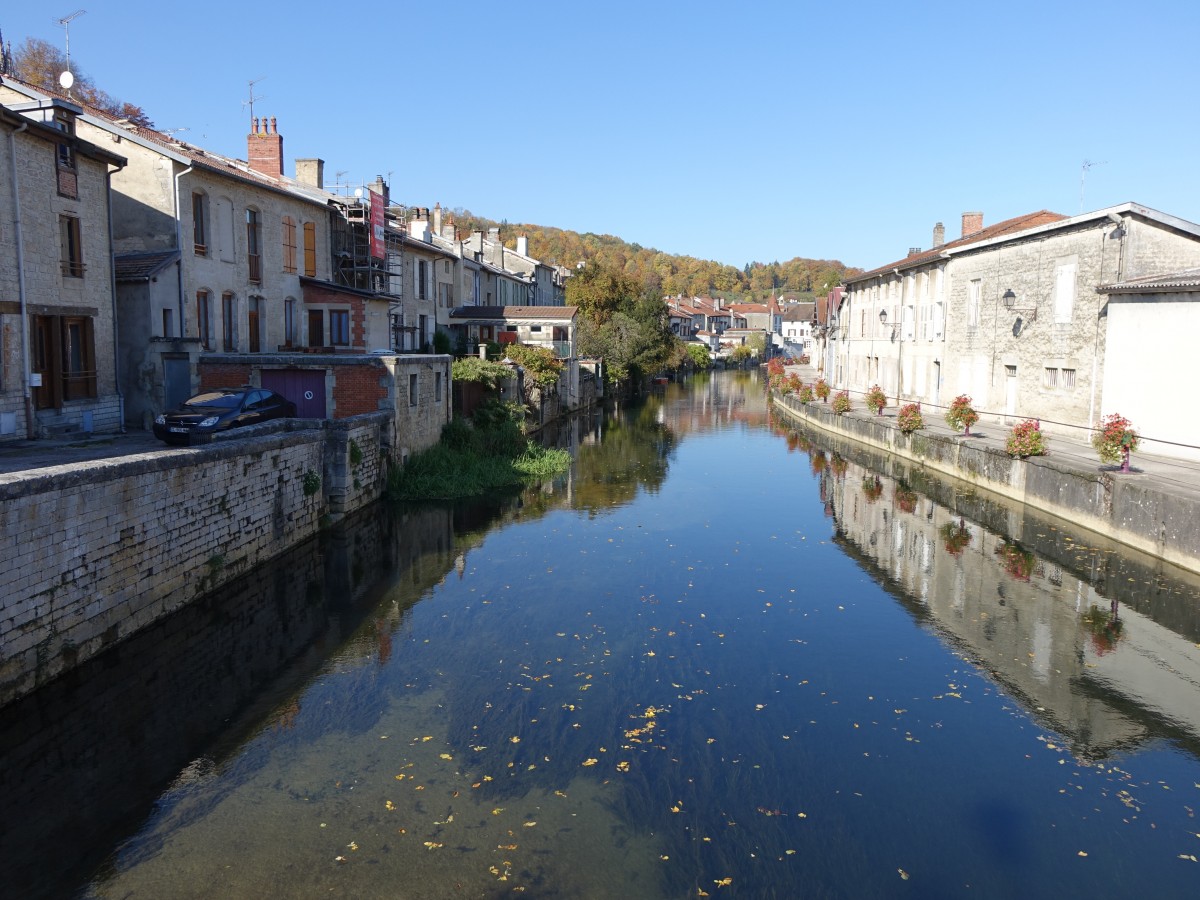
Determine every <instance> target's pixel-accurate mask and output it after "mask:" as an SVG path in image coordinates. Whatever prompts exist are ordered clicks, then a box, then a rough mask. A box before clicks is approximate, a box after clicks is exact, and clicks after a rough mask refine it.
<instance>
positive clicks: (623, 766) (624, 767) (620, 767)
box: [617, 760, 629, 772]
mask: <svg viewBox="0 0 1200 900" xmlns="http://www.w3.org/2000/svg"><path fill="white" fill-rule="evenodd" d="M617 771H618V772H628V771H629V763H627V762H625V760H621V761H620V762H619V763H617Z"/></svg>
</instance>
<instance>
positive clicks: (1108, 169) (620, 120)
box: [0, 0, 1200, 268]
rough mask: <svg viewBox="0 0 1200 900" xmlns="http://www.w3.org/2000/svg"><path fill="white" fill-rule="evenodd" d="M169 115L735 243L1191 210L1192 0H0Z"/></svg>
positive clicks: (830, 241)
mask: <svg viewBox="0 0 1200 900" xmlns="http://www.w3.org/2000/svg"><path fill="white" fill-rule="evenodd" d="M77 3H84V4H86V6H85V8H86V13H85V14H83V15H81V16H79V17H78V18H76V19H75V20H74V21H73V22H72V23H71V24H70V39H71V57H72V60H73V61H74V62H76V63H77V64H79V65H80V66H81V67H82V68H83V69H84V70H85V71H86V72H87V73H88V74H89V75H90V76H91V77H92V78H93V79H94V80H95V81H96V83H97V84H98V85H99V86H100V87H102V88H103V89H105V90H106V91H108V93H110V94H112V95H113V96H114V97H117V98H119V99H121V100H128V101H130V102H133V103H137V104H139V105H141V106H142V107H143V108H144V109H145V110H146V111H147V113H148V114H149V115H150V117H151V118H152V119H153V120H154V122H155V123H156V125H157V126H158V127H159V128H161V129H181V128H186V129H188V130H187V131H181V132H179V133H178V136H179V137H180V138H182V139H183V140H186V141H188V142H190V143H193V144H196V145H199V146H201V147H205V148H207V149H210V150H213V151H216V152H219V153H224V154H227V155H231V156H238V157H242V158H244V157H245V155H246V133H247V131H248V129H249V111H248V110H247V109H246V108H245V107H244V105H243V101H245V100H246V99H247V97H248V82H250V81H251V80H252V79H261V80H259V81H258V83H257V84H256V85H255V88H254V91H255V94H256V96H261V97H262V98H264V99H262V100H261V101H259V102H257V103H256V104H255V113H256V114H259V115H268V116H275V117H276V118H277V120H278V123H279V131H280V133H281V134H282V135H283V136H284V153H285V156H286V157H287V159H288V164H287V172H288V174H292V173H293V168H292V164H291V160H292V159H294V158H295V157H312V156H316V157H321V158H322V159H324V160H325V161H326V167H325V171H326V180H327V181H332V180H333V179H334V177H335V175H336V174H337V173H339V172H344V173H345V174H344V175H342V176H341V177H342V180H343V181H344V182H349V183H353V184H361V183H364V182H367V181H370V180H372V179H373V178H374V177H375V175H377V174H382V175H384V176H385V177H386V178H388V179H389V181H390V183H391V185H392V195H393V197H394V198H396V199H397V200H399V201H401V202H404V203H408V204H412V205H420V206H430V207H432V206H433V205H434V204H435V203H438V202H440V203H441V204H442V206H443V207H447V208H455V207H465V208H467V209H470V210H471V211H473V212H475V213H477V214H480V215H484V216H488V217H490V218H493V219H505V220H508V221H510V222H533V223H536V224H540V225H550V226H557V227H561V228H568V229H572V230H575V231H580V232H587V231H591V232H597V233H606V234H614V235H617V236H619V237H621V238H624V239H625V240H627V241H631V242H636V243H639V244H641V245H643V246H646V247H655V248H657V249H659V250H663V251H666V252H669V253H681V254H688V255H692V256H697V257H700V258H703V259H715V260H719V261H720V262H723V263H728V264H731V265H735V266H738V267H741V266H742V265H744V264H745V263H747V262H750V261H754V260H758V261H763V262H770V261H773V260H785V259H790V258H792V257H795V256H804V257H815V258H830V259H840V260H842V261H843V262H845V263H847V264H849V265H858V266H863V267H865V268H872V267H874V266H877V265H882V264H884V263H886V262H889V261H891V260H893V259H896V258H899V257H901V256H903V255H904V254H905V253H906V252H907V250H908V248H909V247H916V246H920V247H929V246H930V244H931V235H932V229H933V225H934V223H935V222H937V221H942V222H944V223H945V224H946V236H947V240H951V239H954V238H956V237H958V235H959V228H960V216H961V213H963V212H964V211H968V210H981V211H983V213H984V224H985V225H986V224H990V223H993V222H997V221H999V220H1001V219H1005V218H1009V217H1011V216H1016V215H1021V214H1023V213H1027V212H1033V211H1036V210H1040V209H1051V210H1055V211H1057V212H1061V213H1064V214H1074V213H1078V212H1079V211H1080V175H1081V167H1082V164H1083V163H1084V161H1085V160H1091V161H1094V162H1095V163H1097V165H1095V166H1093V167H1092V168H1091V169H1090V170H1089V171H1088V173H1087V179H1086V185H1085V194H1084V198H1083V208H1085V209H1088V210H1092V209H1098V208H1101V207H1105V206H1111V205H1114V204H1117V203H1122V202H1125V201H1128V200H1132V201H1136V202H1138V203H1143V204H1146V205H1148V206H1151V207H1154V208H1156V209H1160V210H1162V211H1164V212H1167V213H1171V214H1173V215H1177V216H1180V217H1182V218H1184V219H1188V220H1190V221H1194V222H1195V221H1200V180H1198V179H1197V178H1196V173H1195V166H1196V159H1197V155H1196V147H1197V143H1198V142H1197V129H1198V128H1200V125H1198V120H1197V117H1196V114H1195V112H1196V108H1197V105H1196V104H1197V100H1196V89H1197V80H1198V79H1197V76H1196V72H1195V69H1194V43H1195V37H1196V35H1197V33H1200V27H1198V26H1200V4H1197V3H1196V2H1195V0H1142V2H1138V3H1129V2H1124V3H1112V2H1108V0H1096V2H1089V3H1086V4H1084V3H1078V2H1057V0H1042V2H1025V0H1010V2H1007V3H1003V4H984V3H974V2H959V3H940V2H919V0H917V2H910V3H880V4H876V3H864V2H855V0H847V2H842V3H828V2H824V3H809V2H800V0H794V2H754V0H746V2H742V3H728V2H727V3H709V2H706V0H693V2H689V3H675V2H663V3H659V2H653V0H642V2H637V3H631V2H626V0H607V2H604V3H589V2H580V3H562V2H557V3H544V2H540V0H525V2H490V3H475V2H467V0H464V2H458V3H453V4H450V3H437V2H429V3H424V4H413V3H409V2H380V0H365V2H359V3H354V4H347V5H346V6H344V7H340V6H338V5H337V4H332V5H328V6H327V5H324V4H320V5H318V4H309V3H306V2H294V3H290V4H286V5H285V4H276V3H258V4H255V3H247V2H244V0H243V2H238V3H233V2H229V0H208V2H206V3H203V4H200V5H190V6H188V5H184V6H180V5H178V4H170V3H162V2H161V0H159V2H149V0H63V2H62V4H61V5H60V6H53V7H48V6H47V5H45V4H42V3H31V2H26V3H20V4H18V3H11V4H5V8H4V9H3V10H2V11H0V29H3V34H4V38H5V40H7V41H10V42H11V43H12V44H13V45H14V47H15V46H17V45H19V44H20V43H21V41H22V40H23V39H24V38H25V37H26V36H33V37H37V38H41V39H43V40H47V41H50V42H52V43H55V44H56V45H57V46H59V47H62V41H63V28H62V27H60V26H59V25H57V24H56V19H58V18H61V17H65V16H67V15H69V14H70V13H72V12H73V11H74V10H75V9H77V8H79V7H77V6H76V4H77Z"/></svg>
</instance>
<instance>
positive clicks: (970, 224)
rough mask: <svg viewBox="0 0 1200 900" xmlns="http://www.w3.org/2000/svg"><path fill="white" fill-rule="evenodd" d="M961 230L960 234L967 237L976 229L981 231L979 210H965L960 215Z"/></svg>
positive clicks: (981, 219)
mask: <svg viewBox="0 0 1200 900" xmlns="http://www.w3.org/2000/svg"><path fill="white" fill-rule="evenodd" d="M962 222H963V231H962V236H963V237H968V236H970V235H972V234H975V233H976V232H978V231H983V213H981V212H965V213H963V216H962Z"/></svg>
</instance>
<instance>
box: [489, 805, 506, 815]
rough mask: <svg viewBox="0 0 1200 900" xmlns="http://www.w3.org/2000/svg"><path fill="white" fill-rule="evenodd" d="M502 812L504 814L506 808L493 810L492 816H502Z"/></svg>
mask: <svg viewBox="0 0 1200 900" xmlns="http://www.w3.org/2000/svg"><path fill="white" fill-rule="evenodd" d="M502 812H504V807H503V806H497V807H496V808H495V809H493V810H492V815H493V816H498V815H500V813H502Z"/></svg>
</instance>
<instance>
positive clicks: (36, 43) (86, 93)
mask: <svg viewBox="0 0 1200 900" xmlns="http://www.w3.org/2000/svg"><path fill="white" fill-rule="evenodd" d="M4 56H5V60H6V64H7V67H8V68H9V69H11V70H12V71H11V72H8V71H6V73H5V74H10V75H13V76H15V77H17V78H19V79H20V80H21V81H24V82H25V83H26V84H29V85H32V86H33V87H35V88H39V89H40V90H44V91H49V92H52V93H58V92H59V91H61V88H60V87H59V84H58V77H59V76H60V75H61V74H62V73H63V72H65V71H66V70H67V58H66V56H65V54H63V52H62V51H60V50H59V49H58V48H57V47H55V46H54V45H53V44H51V43H49V42H47V41H43V40H39V39H38V38H33V37H27V38H25V41H24V42H23V43H22V44H21V45H20V46H19V47H17V49H16V50H15V51H7V50H6V51H5V54H4ZM70 69H71V74H73V75H74V76H75V84H74V85H73V86H72V87H71V96H72V98H74V99H75V100H77V101H79V102H80V103H83V104H86V105H87V106H91V107H94V108H96V109H99V110H101V111H102V112H106V113H109V114H110V115H114V116H117V117H118V118H122V119H127V120H129V122H131V123H132V124H134V125H140V126H142V127H143V128H153V127H154V123H153V122H152V121H150V117H149V116H147V115H146V111H145V110H144V109H142V108H141V107H140V106H137V105H135V104H133V103H126V102H124V101H121V100H118V99H116V98H115V97H113V96H112V95H111V94H109V93H107V92H106V91H104V90H102V89H101V88H100V87H99V86H98V85H97V84H96V82H95V81H93V80H92V78H91V76H90V75H88V74H87V73H86V72H84V71H83V69H82V68H81V67H80V66H79V65H78V63H74V64H72V65H71V67H70Z"/></svg>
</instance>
